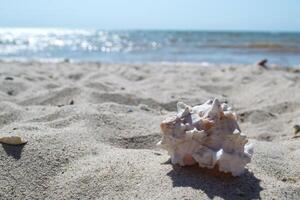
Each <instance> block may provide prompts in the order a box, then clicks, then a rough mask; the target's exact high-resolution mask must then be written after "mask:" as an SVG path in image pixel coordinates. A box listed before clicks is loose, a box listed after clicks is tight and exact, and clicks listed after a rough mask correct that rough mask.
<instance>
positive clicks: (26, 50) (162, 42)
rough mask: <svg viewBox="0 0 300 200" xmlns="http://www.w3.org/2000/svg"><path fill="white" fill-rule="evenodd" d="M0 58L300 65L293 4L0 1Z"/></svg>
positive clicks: (297, 5) (292, 0) (255, 0)
mask: <svg viewBox="0 0 300 200" xmlns="http://www.w3.org/2000/svg"><path fill="white" fill-rule="evenodd" d="M0 3H1V7H0V59H2V60H28V59H29V60H32V59H35V60H49V59H50V60H62V59H70V60H75V61H101V62H109V63H111V62H113V63H115V62H117V63H119V62H120V63H123V62H130V63H132V62H137V63H145V62H202V63H237V64H252V63H254V62H255V61H257V60H259V59H262V58H268V59H269V60H270V61H271V62H273V63H276V64H280V65H299V64H300V56H299V55H300V33H299V31H300V20H299V19H300V12H299V10H300V2H299V1H296V0H287V1H284V2H283V1H279V0H273V1H271V0H266V1H259V0H252V1H250V0H247V1H238V0H226V1H225V0H219V1H217V0H212V1H208V0H202V1H199V0H186V1H180V0H173V1H166V0H161V1H158V0H156V1H150V0H131V1H126V2H125V1H121V0H110V1H103V0H100V1H99V0H98V1H97V0H86V1H76V2H75V1H71V0H60V1H58V0H54V1H49V0H48V1H47V0H39V1H38V0H27V1H17V0H0Z"/></svg>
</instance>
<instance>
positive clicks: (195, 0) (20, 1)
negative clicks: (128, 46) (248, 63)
mask: <svg viewBox="0 0 300 200" xmlns="http://www.w3.org/2000/svg"><path fill="white" fill-rule="evenodd" d="M0 27H63V28H99V29H180V30H190V29H193V30H247V31H249V30H250V31H255V30H260V31H300V0H168V1H167V0H127V1H126V0H106V1H104V0H0Z"/></svg>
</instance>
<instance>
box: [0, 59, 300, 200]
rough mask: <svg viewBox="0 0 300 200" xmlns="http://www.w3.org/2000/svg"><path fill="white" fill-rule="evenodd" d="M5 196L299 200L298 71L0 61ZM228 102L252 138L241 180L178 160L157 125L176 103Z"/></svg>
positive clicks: (0, 172) (1, 191)
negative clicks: (19, 140)
mask: <svg viewBox="0 0 300 200" xmlns="http://www.w3.org/2000/svg"><path fill="white" fill-rule="evenodd" d="M0 81H1V84H0V100H1V101H0V128H1V130H0V135H19V136H22V137H23V138H25V139H26V140H28V143H27V144H26V145H25V146H17V147H15V146H9V145H0V199H14V200H17V199H227V200H232V199H300V185H299V184H300V167H299V166H300V138H292V137H293V134H294V133H293V126H294V125H295V124H300V70H299V69H295V68H294V69H293V68H280V67H277V68H272V69H269V70H266V69H259V68H258V67H257V66H254V65H253V66H229V65H220V66H217V65H213V66H202V65H200V64H172V63H165V64H163V63H160V64H144V65H141V64H136V65H133V64H122V65H121V64H100V63H70V62H61V63H41V62H23V63H22V62H0ZM213 97H218V98H220V99H221V100H222V101H228V103H229V104H231V105H232V106H233V109H234V110H235V111H236V112H237V114H238V116H239V123H240V127H241V129H242V131H243V132H244V133H245V134H246V135H248V137H249V138H250V141H251V142H253V143H254V145H255V154H254V156H253V159H252V162H251V163H250V164H249V165H247V170H246V172H245V174H244V175H242V176H241V177H238V178H234V177H231V176H229V175H227V174H219V173H216V171H215V170H207V169H199V168H198V167H186V168H182V167H179V166H172V165H171V164H170V162H169V160H168V159H169V157H168V155H167V153H166V152H165V151H163V150H160V149H157V148H156V146H155V144H156V142H158V141H159V139H160V137H161V136H160V130H159V123H160V121H161V120H162V119H164V118H166V117H167V116H169V115H170V114H172V113H173V112H174V111H175V109H176V102H177V101H179V100H180V101H184V102H186V103H188V104H191V105H195V104H199V103H203V102H204V101H206V100H207V99H208V98H213Z"/></svg>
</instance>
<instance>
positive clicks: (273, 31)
mask: <svg viewBox="0 0 300 200" xmlns="http://www.w3.org/2000/svg"><path fill="white" fill-rule="evenodd" d="M0 29H58V30H64V29H66V30H93V31H153V32H155V31H166V32H167V31H175V32H187V31H189V32H241V33H252V32H253V33H300V30H251V29H198V28H191V29H187V28H127V29H124V28H111V29H110V28H97V27H67V26H66V27H55V26H0Z"/></svg>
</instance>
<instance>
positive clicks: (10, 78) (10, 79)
mask: <svg viewBox="0 0 300 200" xmlns="http://www.w3.org/2000/svg"><path fill="white" fill-rule="evenodd" d="M5 80H9V81H12V80H14V78H13V77H9V76H8V77H5Z"/></svg>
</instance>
